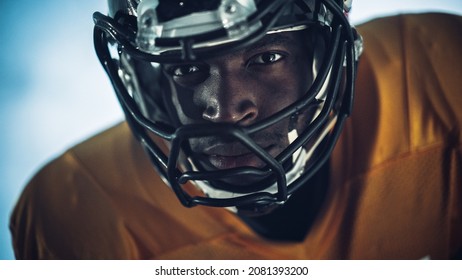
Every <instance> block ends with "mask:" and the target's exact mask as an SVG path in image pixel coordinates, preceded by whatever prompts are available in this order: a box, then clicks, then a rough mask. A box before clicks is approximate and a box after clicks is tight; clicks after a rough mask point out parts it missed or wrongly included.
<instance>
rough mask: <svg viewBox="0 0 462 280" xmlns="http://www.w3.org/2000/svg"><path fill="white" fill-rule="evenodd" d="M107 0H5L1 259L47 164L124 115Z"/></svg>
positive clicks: (361, 3) (430, 2) (408, 0)
mask: <svg viewBox="0 0 462 280" xmlns="http://www.w3.org/2000/svg"><path fill="white" fill-rule="evenodd" d="M353 3H354V6H353V11H352V13H351V20H352V21H353V23H355V24H358V23H361V22H364V21H367V20H369V19H370V18H373V17H378V16H384V15H389V14H396V13H403V12H418V11H429V10H431V11H449V12H452V13H458V14H462V0H425V1H422V0H386V1H377V0H354V1H353ZM105 6H106V1H102V0H100V1H77V0H66V1H58V0H47V1H32V0H0V11H2V15H1V16H0V125H1V131H2V134H1V135H0V259H13V258H14V254H13V250H12V248H11V238H10V233H9V229H8V220H9V216H10V214H11V210H12V208H13V206H14V204H15V202H16V200H17V199H18V196H19V194H20V192H21V190H22V188H23V187H24V185H25V184H26V183H27V181H28V180H29V179H30V178H31V176H32V175H33V174H34V173H35V172H37V171H38V170H39V169H40V168H41V166H43V164H45V163H46V162H48V161H49V160H51V159H52V158H54V157H56V156H57V155H59V154H60V153H61V152H63V151H64V150H65V149H67V148H69V147H70V146H72V145H74V144H76V143H78V142H80V141H82V140H83V139H85V138H87V137H89V136H91V135H92V134H95V133H96V132H98V131H100V130H102V129H104V128H106V127H108V126H110V125H112V124H115V123H117V122H119V121H120V120H122V113H121V110H120V109H119V107H118V104H117V102H116V99H115V96H114V94H113V93H112V88H111V86H110V83H109V81H108V79H107V78H106V76H105V74H104V73H103V70H102V68H101V66H100V65H99V62H98V60H97V58H96V55H95V54H94V50H93V42H92V40H93V39H92V28H93V22H92V13H93V12H94V11H101V12H103V13H105V12H106V11H107V9H106V7H105Z"/></svg>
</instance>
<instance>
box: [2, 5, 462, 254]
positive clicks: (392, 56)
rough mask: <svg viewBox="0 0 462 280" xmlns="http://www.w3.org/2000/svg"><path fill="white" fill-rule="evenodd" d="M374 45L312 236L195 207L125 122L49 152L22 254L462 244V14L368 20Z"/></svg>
mask: <svg viewBox="0 0 462 280" xmlns="http://www.w3.org/2000/svg"><path fill="white" fill-rule="evenodd" d="M358 29H359V32H360V33H361V34H362V36H363V37H364V42H365V52H364V54H363V56H362V58H361V61H360V65H359V74H358V80H357V90H356V99H355V105H354V112H353V115H352V117H351V118H350V119H349V120H348V121H347V123H346V127H345V130H344V131H343V134H342V136H341V138H340V140H339V143H338V144H337V146H336V148H335V150H334V152H333V155H332V157H331V170H330V172H331V173H330V174H331V179H330V186H328V187H329V191H328V195H327V198H326V201H325V203H324V205H323V207H322V209H321V211H320V212H319V214H318V215H317V218H316V220H315V222H314V224H313V226H312V228H311V229H310V231H309V233H308V234H307V236H306V238H305V240H304V241H301V242H281V241H278V242H276V241H271V240H266V239H263V238H261V237H260V236H258V235H257V234H256V233H254V232H253V231H252V230H251V229H249V228H248V226H247V225H246V224H245V223H243V222H242V221H241V220H240V219H239V218H238V217H236V216H235V215H234V214H232V213H230V212H228V211H227V210H224V209H221V208H220V209H219V208H209V207H201V206H199V207H195V208H191V209H188V208H185V207H183V206H182V205H181V204H180V203H179V201H178V200H177V198H176V196H175V195H174V193H173V192H172V191H171V190H170V189H169V188H168V187H167V186H166V185H165V184H164V183H163V181H162V180H161V179H160V177H159V176H158V175H157V174H156V172H155V171H154V169H153V168H152V166H151V164H150V162H149V160H148V157H147V155H146V154H145V153H144V151H143V150H142V148H141V147H140V145H139V144H138V143H137V142H136V141H135V140H134V138H133V137H132V135H131V133H130V131H129V129H128V127H127V125H126V124H125V123H122V124H120V125H118V126H115V127H113V128H111V129H109V130H107V131H105V132H103V133H101V134H99V135H97V136H95V137H93V138H91V139H89V140H87V141H85V142H83V143H81V144H79V145H77V146H76V147H73V148H72V149H70V150H69V151H67V152H66V153H64V154H63V155H62V156H61V157H59V158H57V159H56V160H54V161H53V162H51V163H50V164H48V165H47V166H45V167H44V168H43V169H42V170H41V171H40V172H39V173H38V174H37V175H36V176H35V177H34V178H33V179H32V180H31V182H30V183H29V184H28V186H27V187H26V188H25V190H24V192H23V194H22V196H21V198H20V200H19V201H18V204H17V206H16V208H15V210H14V212H13V214H12V217H11V231H12V235H13V243H14V249H15V253H16V256H17V257H18V258H26V259H30V258H40V259H420V258H424V257H430V258H434V259H448V258H453V257H455V256H456V254H459V253H460V252H461V251H462V153H461V123H462V90H461V88H462V66H461V64H462V51H461V50H462V36H460V30H462V19H461V17H457V16H448V15H442V14H426V15H406V16H395V17H389V18H384V19H378V20H374V21H372V22H369V23H367V24H364V25H361V26H359V27H358Z"/></svg>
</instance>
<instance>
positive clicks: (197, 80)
mask: <svg viewBox="0 0 462 280" xmlns="http://www.w3.org/2000/svg"><path fill="white" fill-rule="evenodd" d="M307 44H309V43H307V39H306V37H304V35H303V33H302V32H282V33H277V34H272V35H266V36H265V37H264V38H263V39H262V40H260V41H259V42H257V43H256V44H254V45H252V46H251V47H248V48H246V49H244V50H242V51H239V52H236V53H232V54H229V55H225V56H220V57H216V58H212V59H209V60H206V61H202V62H198V63H195V64H175V65H164V69H165V70H166V73H167V76H169V80H170V83H171V86H172V92H173V104H174V106H175V109H176V111H177V114H178V118H179V120H180V121H181V123H183V124H204V123H231V124H236V125H241V126H247V125H251V124H253V123H255V122H258V121H260V120H262V119H265V118H266V117H268V116H271V115H272V114H274V113H276V112H278V111H280V110H281V109H282V108H285V107H287V106H289V105H290V104H292V103H293V102H295V101H296V100H298V99H299V98H300V97H301V96H302V95H303V94H305V93H306V91H307V90H308V89H309V87H310V86H311V83H312V80H313V75H314V74H313V69H312V68H313V67H312V65H313V55H312V52H310V51H307V49H308V50H309V49H310V48H312V47H313V46H307ZM305 123H306V120H304V116H303V115H302V116H301V117H300V119H299V121H298V124H297V125H296V126H295V127H292V126H293V124H291V123H290V121H289V119H287V120H284V121H281V122H279V123H277V124H275V125H273V126H271V127H269V128H267V129H265V130H263V131H261V132H258V133H256V134H255V135H252V139H253V140H254V141H255V142H256V143H257V144H259V145H260V146H261V147H262V148H264V149H265V150H266V151H267V152H268V153H269V154H271V155H272V156H277V155H278V154H279V153H280V152H281V151H283V150H284V149H285V148H286V147H287V146H288V145H289V139H288V133H289V131H290V130H291V129H294V128H295V129H297V130H301V129H303V127H304V124H305ZM189 144H190V147H191V150H192V152H193V154H194V156H195V157H196V158H197V159H199V160H200V161H201V162H202V163H203V166H204V167H205V168H206V169H210V170H211V169H226V168H233V167H240V166H252V167H262V166H263V165H264V163H263V162H262V161H261V160H260V159H259V158H258V157H256V156H255V155H254V154H252V153H250V152H249V151H248V150H247V149H246V148H245V147H244V146H243V145H242V144H240V143H239V142H238V141H235V140H233V139H224V138H223V137H221V138H220V137H205V138H196V139H191V140H190V141H189ZM325 174H327V171H326V170H325V169H324V170H323V172H320V175H318V176H315V178H313V179H312V184H313V185H316V186H320V187H314V186H310V187H309V188H302V189H301V190H299V194H298V195H295V196H294V198H291V199H290V200H289V201H288V202H287V203H286V204H285V205H284V206H283V207H281V208H279V209H277V210H275V211H273V212H272V213H271V214H269V215H266V216H263V217H254V218H250V217H242V219H243V220H244V221H245V222H246V223H247V224H249V226H250V227H252V228H253V229H254V230H255V231H256V232H258V233H260V234H261V235H263V236H265V237H267V238H273V239H284V240H301V239H303V238H302V237H303V236H304V235H305V234H306V232H307V231H308V229H309V227H310V225H311V224H312V221H313V219H314V217H315V213H317V212H318V209H319V207H320V205H321V202H322V198H323V197H324V193H325V190H324V189H325V188H323V186H325V181H326V179H327V176H325ZM251 180H252V179H251V178H249V179H248V180H246V181H247V182H246V183H248V182H251ZM227 182H229V183H234V184H237V185H239V184H241V182H242V178H234V179H229V180H228V181H227ZM310 185H311V184H310ZM243 187H245V186H243ZM291 213H292V214H291ZM294 213H297V215H294ZM290 217H297V218H296V219H291V218H290ZM281 228H282V229H284V230H283V231H281V230H280V229H281Z"/></svg>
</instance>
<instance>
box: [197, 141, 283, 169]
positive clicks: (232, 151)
mask: <svg viewBox="0 0 462 280" xmlns="http://www.w3.org/2000/svg"><path fill="white" fill-rule="evenodd" d="M274 147H275V146H274V145H269V146H267V147H266V148H264V149H265V151H266V152H268V153H269V152H270V151H272V149H273V148H274ZM204 155H205V157H206V158H207V159H208V161H209V162H210V163H211V164H212V165H213V166H214V167H215V168H218V169H229V168H235V167H242V166H250V167H262V166H263V165H264V162H263V161H262V160H261V159H260V158H259V157H258V156H257V155H256V154H255V153H253V152H251V151H249V150H248V149H246V148H243V147H241V148H234V146H232V145H225V144H223V145H222V144H220V145H215V146H212V147H210V148H207V149H206V150H205V151H204Z"/></svg>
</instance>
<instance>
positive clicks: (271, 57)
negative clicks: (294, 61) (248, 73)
mask: <svg viewBox="0 0 462 280" xmlns="http://www.w3.org/2000/svg"><path fill="white" fill-rule="evenodd" d="M283 58H285V55H284V54H282V53H277V52H264V53H261V54H257V55H255V56H253V57H252V58H250V60H249V61H248V63H247V65H248V66H251V65H265V64H272V63H275V62H277V61H279V60H281V59H283Z"/></svg>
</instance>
